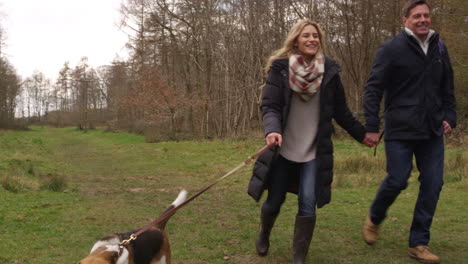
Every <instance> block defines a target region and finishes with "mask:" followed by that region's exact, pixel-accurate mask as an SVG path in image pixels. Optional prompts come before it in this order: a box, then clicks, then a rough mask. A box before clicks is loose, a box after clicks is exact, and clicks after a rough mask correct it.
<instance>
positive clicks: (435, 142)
mask: <svg viewBox="0 0 468 264" xmlns="http://www.w3.org/2000/svg"><path fill="white" fill-rule="evenodd" d="M385 152H386V156H387V177H386V178H385V179H384V180H383V182H382V184H381V185H380V188H379V190H378V192H377V195H376V197H375V200H374V202H373V203H372V205H371V208H370V217H371V220H372V222H373V223H374V224H377V225H378V224H380V223H381V222H382V221H383V220H384V219H385V217H386V216H387V209H388V208H389V207H390V205H392V203H393V202H394V201H395V199H396V197H397V196H398V195H399V194H400V192H401V191H402V190H404V189H405V188H406V187H407V186H408V178H409V176H410V174H411V170H412V168H413V155H414V156H415V158H416V166H417V168H418V170H419V178H418V180H419V182H420V187H419V194H418V199H417V201H416V206H415V208H414V214H413V222H412V224H411V229H410V237H409V246H410V247H415V246H425V245H428V244H429V239H430V228H431V224H432V218H433V217H434V213H435V210H436V206H437V202H438V201H439V194H440V191H441V190H442V185H443V184H444V180H443V170H444V139H443V136H440V137H433V138H431V139H428V140H395V141H386V142H385Z"/></svg>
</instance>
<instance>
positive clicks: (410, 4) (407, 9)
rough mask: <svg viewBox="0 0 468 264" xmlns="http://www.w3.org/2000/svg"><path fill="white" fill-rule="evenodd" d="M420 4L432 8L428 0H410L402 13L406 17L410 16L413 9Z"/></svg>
mask: <svg viewBox="0 0 468 264" xmlns="http://www.w3.org/2000/svg"><path fill="white" fill-rule="evenodd" d="M418 5H427V7H429V10H431V5H429V3H428V2H427V1H426V0H409V1H408V2H406V4H405V5H404V6H403V9H402V10H401V14H402V15H403V16H404V17H409V15H410V12H411V9H413V8H415V7H416V6H418Z"/></svg>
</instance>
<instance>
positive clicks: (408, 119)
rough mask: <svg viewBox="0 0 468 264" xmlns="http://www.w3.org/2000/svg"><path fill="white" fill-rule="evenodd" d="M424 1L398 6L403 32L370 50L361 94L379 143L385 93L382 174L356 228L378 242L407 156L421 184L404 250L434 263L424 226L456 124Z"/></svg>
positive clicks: (448, 72) (445, 68)
mask: <svg viewBox="0 0 468 264" xmlns="http://www.w3.org/2000/svg"><path fill="white" fill-rule="evenodd" d="M430 10H431V8H430V6H429V4H428V3H427V2H426V1H424V0H420V1H415V0H411V1H409V2H407V3H406V4H405V6H404V7H403V10H402V11H403V12H402V15H403V18H402V21H403V24H404V26H405V28H404V30H403V31H402V32H401V33H400V34H398V35H396V36H395V37H393V38H392V39H390V40H388V41H386V42H385V43H384V44H382V46H380V47H379V49H378V50H377V54H376V56H375V58H374V64H373V66H372V70H371V73H370V77H369V80H368V81H367V85H366V90H365V95H364V112H365V117H366V131H367V133H366V138H369V139H370V140H371V142H374V143H375V144H377V143H378V141H379V134H378V132H379V122H380V120H379V110H380V109H379V106H380V102H381V99H382V96H384V97H385V112H384V113H385V114H384V119H385V127H384V132H385V133H384V139H385V151H386V158H387V177H386V178H385V179H384V180H383V182H382V184H381V186H380V188H379V190H378V192H377V195H376V197H375V200H374V201H373V203H372V205H371V207H370V210H369V215H368V216H367V218H366V222H365V224H364V226H363V236H364V240H365V241H366V242H367V243H368V244H369V245H372V244H374V243H375V242H376V241H377V238H378V234H379V228H380V224H381V223H382V221H383V220H384V219H385V217H386V212H387V210H388V208H389V207H390V206H391V205H392V203H393V202H394V201H395V199H396V197H397V196H398V195H399V194H400V192H401V191H402V190H404V189H405V188H406V187H407V184H408V178H409V176H410V173H411V170H412V159H413V155H414V156H415V159H416V165H417V168H418V170H419V173H420V176H419V182H420V189H419V194H418V199H417V201H416V206H415V209H414V215H413V222H412V225H411V229H410V235H409V249H408V254H409V256H410V257H411V258H415V259H417V260H419V261H420V262H422V263H439V262H440V260H439V257H438V256H436V255H435V254H434V253H432V252H431V250H430V249H429V247H428V244H429V238H430V231H429V230H430V227H431V223H432V218H433V216H434V213H435V209H436V205H437V202H438V199H439V193H440V191H441V189H442V185H443V164H444V140H443V135H444V134H447V133H450V131H451V130H452V129H453V128H455V126H456V112H455V96H454V88H453V72H452V67H451V64H450V59H449V56H448V53H447V49H446V47H445V45H444V44H443V42H442V41H441V40H439V35H438V34H437V33H435V32H434V31H433V30H431V29H430V26H431V17H430Z"/></svg>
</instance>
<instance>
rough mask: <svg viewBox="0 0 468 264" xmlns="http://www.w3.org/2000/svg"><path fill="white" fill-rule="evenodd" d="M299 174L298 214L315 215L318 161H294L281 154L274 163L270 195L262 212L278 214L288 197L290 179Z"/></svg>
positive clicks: (269, 189) (270, 181)
mask: <svg viewBox="0 0 468 264" xmlns="http://www.w3.org/2000/svg"><path fill="white" fill-rule="evenodd" d="M295 175H299V193H298V203H299V211H298V213H297V215H298V216H315V206H316V197H315V181H316V177H317V162H316V160H311V161H308V162H303V163H302V162H293V161H290V160H287V159H285V158H284V157H282V156H281V155H280V156H279V157H278V159H277V160H276V161H275V163H274V164H273V168H272V172H271V175H270V178H269V188H268V197H267V199H266V200H265V202H264V203H263V206H262V212H263V213H266V214H269V215H277V214H279V212H280V208H281V205H282V204H283V202H284V200H285V199H286V193H287V191H288V186H289V180H290V179H291V178H292V177H293V176H295Z"/></svg>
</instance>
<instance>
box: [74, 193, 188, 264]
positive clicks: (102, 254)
mask: <svg viewBox="0 0 468 264" xmlns="http://www.w3.org/2000/svg"><path fill="white" fill-rule="evenodd" d="M186 198H187V191H185V190H182V191H181V192H180V193H179V195H178V196H177V199H175V201H174V202H172V204H171V205H170V206H169V207H168V208H167V209H166V210H165V211H164V213H165V212H167V211H169V210H171V209H172V208H174V207H177V206H179V205H180V204H182V203H183V202H184V201H185V200H186ZM164 213H163V214H164ZM168 220H169V219H166V220H164V221H163V222H161V223H159V224H158V225H157V226H156V227H152V228H151V229H149V230H148V231H146V232H144V233H142V234H141V235H139V236H138V237H137V238H136V239H135V240H133V241H131V242H130V243H129V244H128V245H127V246H125V247H123V248H120V243H121V242H122V241H123V240H125V239H128V238H129V237H130V236H131V235H132V234H135V233H136V232H137V231H138V230H132V231H129V232H126V233H116V234H113V235H110V236H106V237H103V238H101V239H100V240H98V241H96V243H94V246H93V248H92V249H91V252H90V254H89V255H88V256H87V257H85V258H84V259H82V260H81V261H80V262H78V264H171V248H170V245H169V240H168V238H167V235H166V233H165V232H164V227H165V226H166V223H167V221H168Z"/></svg>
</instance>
